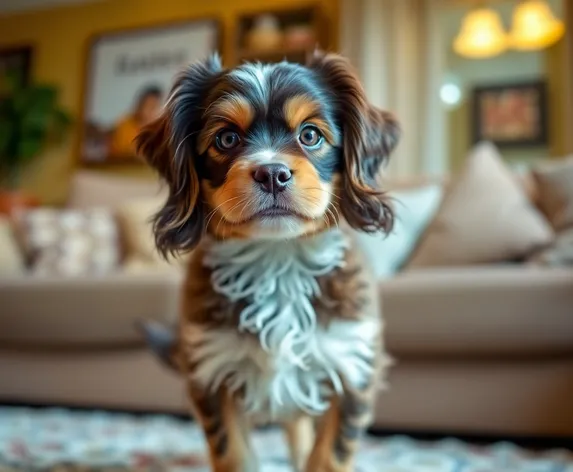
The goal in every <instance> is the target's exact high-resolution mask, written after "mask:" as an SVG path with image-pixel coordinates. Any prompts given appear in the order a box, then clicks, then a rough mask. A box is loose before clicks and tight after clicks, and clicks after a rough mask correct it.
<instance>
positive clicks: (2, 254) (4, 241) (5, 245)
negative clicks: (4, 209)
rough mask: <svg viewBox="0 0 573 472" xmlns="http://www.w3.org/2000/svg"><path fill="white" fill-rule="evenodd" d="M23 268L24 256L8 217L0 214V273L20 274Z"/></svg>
mask: <svg viewBox="0 0 573 472" xmlns="http://www.w3.org/2000/svg"><path fill="white" fill-rule="evenodd" d="M24 270H25V263H24V257H23V254H22V251H20V247H19V246H18V243H17V241H16V238H15V235H14V232H13V230H12V224H11V222H10V219H9V218H6V217H3V216H0V275H9V274H21V273H22V272H24Z"/></svg>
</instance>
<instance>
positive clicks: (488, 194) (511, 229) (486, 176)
mask: <svg viewBox="0 0 573 472" xmlns="http://www.w3.org/2000/svg"><path fill="white" fill-rule="evenodd" d="M552 240H553V231H552V229H551V227H550V226H549V224H548V223H547V221H546V220H545V219H544V217H543V215H541V214H540V212H539V211H537V210H536V209H535V208H534V206H533V205H532V204H531V202H530V200H529V199H528V198H527V195H526V193H525V191H524V189H523V187H522V186H520V185H519V184H518V183H517V181H516V179H515V177H514V175H513V174H512V173H511V172H510V170H509V169H508V168H507V167H506V165H505V164H504V162H503V160H502V158H501V156H500V155H499V153H498V151H497V149H496V148H495V146H493V145H492V144H490V143H481V144H479V145H477V146H476V147H475V148H474V149H473V150H472V152H471V153H470V155H469V156H468V159H467V161H466V163H465V167H464V169H463V170H462V172H461V174H460V175H459V176H458V177H457V178H456V179H454V181H452V183H451V185H450V187H449V189H448V192H446V195H445V196H444V199H443V202H442V205H441V207H440V209H439V210H438V214H437V215H436V218H435V219H434V221H433V222H432V223H431V224H430V226H429V227H428V230H427V232H426V234H425V235H424V236H423V237H422V239H421V242H420V245H419V247H418V248H417V249H416V251H415V252H414V255H413V257H412V259H411V261H410V262H409V263H408V268H415V267H425V266H447V265H464V264H479V263H489V262H501V261H508V260H512V259H517V258H523V257H526V256H528V255H529V254H530V253H531V252H532V251H533V250H535V249H536V248H539V247H541V246H544V245H546V244H548V243H550V242H551V241H552Z"/></svg>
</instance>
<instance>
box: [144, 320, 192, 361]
mask: <svg viewBox="0 0 573 472" xmlns="http://www.w3.org/2000/svg"><path fill="white" fill-rule="evenodd" d="M136 327H137V329H138V331H139V332H140V333H141V334H142V335H143V337H144V339H145V341H146V342H147V345H148V346H149V347H150V348H151V350H152V351H153V353H154V354H155V355H156V356H157V358H158V359H159V360H160V362H161V364H163V365H164V366H166V367H169V368H170V369H171V370H173V371H177V372H181V362H180V359H179V349H178V342H177V334H176V330H175V328H173V327H170V326H167V325H165V324H162V323H160V322H158V321H151V320H141V321H138V322H137V323H136Z"/></svg>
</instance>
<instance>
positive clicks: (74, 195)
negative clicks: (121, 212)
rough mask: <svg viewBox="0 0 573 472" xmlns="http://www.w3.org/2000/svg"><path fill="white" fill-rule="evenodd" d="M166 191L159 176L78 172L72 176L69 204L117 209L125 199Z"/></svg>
mask: <svg viewBox="0 0 573 472" xmlns="http://www.w3.org/2000/svg"><path fill="white" fill-rule="evenodd" d="M164 191H165V190H164V189H163V187H162V186H161V184H160V183H159V181H158V180H157V179H153V178H152V179H150V178H135V177H122V176H116V175H109V174H106V173H103V172H95V171H79V172H77V173H76V174H75V176H74V177H73V179H72V184H71V189H70V196H69V199H68V205H67V206H68V207H69V208H76V209H85V208H93V207H109V208H112V209H115V208H117V206H118V205H120V204H121V203H122V202H124V201H126V200H132V199H136V198H142V197H153V196H157V195H159V194H161V193H162V192H164Z"/></svg>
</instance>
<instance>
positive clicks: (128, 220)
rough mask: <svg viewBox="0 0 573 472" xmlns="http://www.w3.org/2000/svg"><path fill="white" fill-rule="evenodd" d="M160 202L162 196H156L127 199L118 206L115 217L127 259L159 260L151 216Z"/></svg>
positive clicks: (161, 201) (159, 205)
mask: <svg viewBox="0 0 573 472" xmlns="http://www.w3.org/2000/svg"><path fill="white" fill-rule="evenodd" d="M162 203H163V198H162V197H160V196H157V197H147V198H139V199H136V200H129V201H126V202H124V203H122V204H121V205H119V206H118V208H117V210H116V217H117V220H118V223H119V225H120V228H121V233H122V237H123V244H124V248H125V253H126V257H127V258H128V259H132V258H136V259H140V260H142V261H145V262H155V261H157V260H159V254H158V253H157V249H156V248H155V240H154V238H153V229H152V224H151V218H152V217H153V215H154V214H155V213H156V212H157V210H159V208H160V207H161V204H162Z"/></svg>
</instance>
